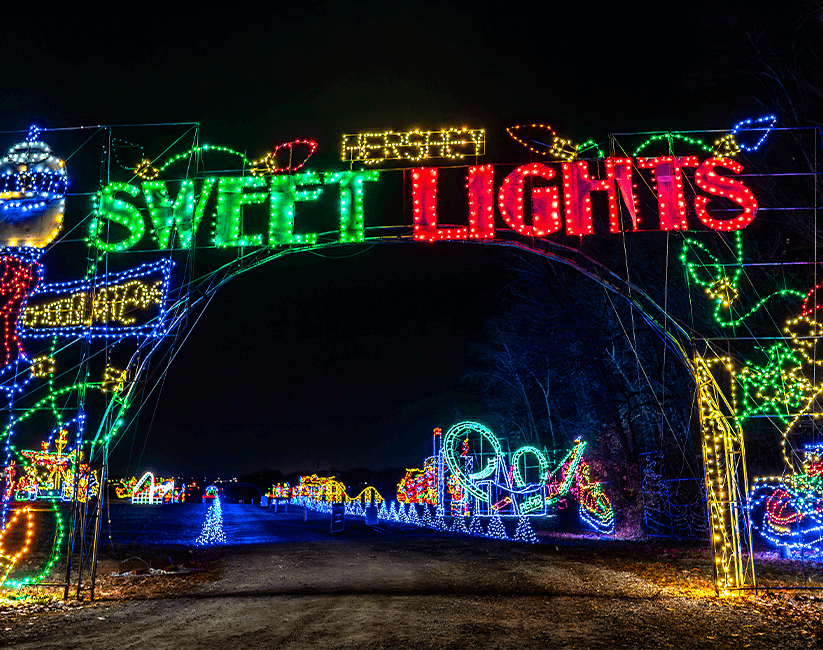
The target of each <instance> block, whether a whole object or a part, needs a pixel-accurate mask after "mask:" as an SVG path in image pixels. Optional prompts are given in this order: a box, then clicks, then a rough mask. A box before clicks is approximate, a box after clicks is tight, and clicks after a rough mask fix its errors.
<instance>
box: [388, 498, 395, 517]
mask: <svg viewBox="0 0 823 650" xmlns="http://www.w3.org/2000/svg"><path fill="white" fill-rule="evenodd" d="M388 518H389V519H391V520H392V521H397V503H395V502H394V501H392V502H391V506H390V507H389V517H388Z"/></svg>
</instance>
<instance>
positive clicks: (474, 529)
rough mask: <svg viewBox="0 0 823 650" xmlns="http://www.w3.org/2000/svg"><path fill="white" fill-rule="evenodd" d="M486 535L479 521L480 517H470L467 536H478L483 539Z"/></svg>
mask: <svg viewBox="0 0 823 650" xmlns="http://www.w3.org/2000/svg"><path fill="white" fill-rule="evenodd" d="M485 534H486V531H485V530H483V522H482V521H480V517H478V516H477V515H475V516H474V517H472V521H471V524H470V525H469V535H478V536H480V537H483V536H484V535H485Z"/></svg>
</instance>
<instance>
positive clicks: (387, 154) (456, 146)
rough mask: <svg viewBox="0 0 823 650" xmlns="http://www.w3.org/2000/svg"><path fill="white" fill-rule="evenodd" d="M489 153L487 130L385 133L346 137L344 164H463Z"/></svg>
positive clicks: (344, 139) (344, 137)
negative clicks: (438, 161)
mask: <svg viewBox="0 0 823 650" xmlns="http://www.w3.org/2000/svg"><path fill="white" fill-rule="evenodd" d="M485 152H486V131H485V130H484V129H467V128H462V129H454V128H451V129H443V130H442V131H420V130H415V131H406V132H403V133H398V132H396V131H383V132H382V133H357V134H352V135H344V136H343V160H346V161H349V162H363V163H365V164H367V165H376V164H379V163H382V162H385V161H387V160H397V161H410V162H421V161H424V160H428V159H430V158H448V159H451V160H463V159H464V158H467V157H469V158H471V157H477V156H482V155H483V154H484V153H485Z"/></svg>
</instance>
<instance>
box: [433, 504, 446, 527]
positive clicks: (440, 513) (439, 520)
mask: <svg viewBox="0 0 823 650" xmlns="http://www.w3.org/2000/svg"><path fill="white" fill-rule="evenodd" d="M432 528H434V529H435V530H441V531H443V532H446V531H448V530H449V525H448V524H447V523H446V512H445V510H444V509H443V504H442V503H441V504H439V505H438V506H437V516H436V517H435V518H434V521H433V522H432Z"/></svg>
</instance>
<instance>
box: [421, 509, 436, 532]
mask: <svg viewBox="0 0 823 650" xmlns="http://www.w3.org/2000/svg"><path fill="white" fill-rule="evenodd" d="M420 523H421V524H423V525H424V526H426V527H428V528H431V527H432V525H433V524H434V522H433V521H432V513H431V510H430V509H429V506H427V505H426V504H425V503H424V504H423V518H422V519H421V520H420Z"/></svg>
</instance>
